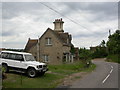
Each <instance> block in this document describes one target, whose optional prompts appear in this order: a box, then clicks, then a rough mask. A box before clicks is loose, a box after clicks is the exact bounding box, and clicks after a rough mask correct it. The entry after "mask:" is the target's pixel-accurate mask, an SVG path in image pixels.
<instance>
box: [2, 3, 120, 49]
mask: <svg viewBox="0 0 120 90" xmlns="http://www.w3.org/2000/svg"><path fill="white" fill-rule="evenodd" d="M44 4H46V5H48V6H49V8H48V7H46V6H45V5H43V4H41V3H40V2H3V3H2V11H3V13H2V23H3V26H2V27H3V28H2V37H0V38H3V47H7V48H9V47H10V48H24V46H25V44H26V43H27V40H28V38H29V37H30V38H38V36H39V37H40V36H41V35H42V34H43V33H44V32H45V30H46V29H47V28H48V27H50V28H52V29H54V27H53V26H54V25H53V21H54V20H55V19H56V18H61V17H62V18H63V20H64V22H65V23H64V30H65V32H69V33H70V34H72V36H73V41H72V42H73V44H75V46H78V47H83V46H84V47H90V46H91V45H92V44H94V45H98V44H99V43H100V41H101V40H102V39H105V40H107V39H106V38H107V35H108V33H107V32H108V30H109V29H112V30H113V31H112V32H114V31H115V30H116V29H117V26H118V25H117V17H118V16H117V8H118V6H117V3H116V2H79V3H78V2H77V3H76V2H59V3H58V2H55V3H54V2H49V3H48V2H47V3H44ZM51 8H52V9H55V10H57V11H58V12H60V13H61V14H62V16H61V15H60V14H59V13H56V12H55V11H53V10H52V9H51ZM70 19H71V20H73V21H74V22H72V21H71V20H70ZM93 42H94V43H93Z"/></svg>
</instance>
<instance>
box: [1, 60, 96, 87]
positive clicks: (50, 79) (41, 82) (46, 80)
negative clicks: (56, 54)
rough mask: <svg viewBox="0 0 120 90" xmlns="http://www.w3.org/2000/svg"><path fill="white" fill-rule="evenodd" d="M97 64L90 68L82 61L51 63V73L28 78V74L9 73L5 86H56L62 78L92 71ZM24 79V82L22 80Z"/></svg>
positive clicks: (4, 82)
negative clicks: (60, 63)
mask: <svg viewBox="0 0 120 90" xmlns="http://www.w3.org/2000/svg"><path fill="white" fill-rule="evenodd" d="M95 67H96V66H95V65H94V64H92V65H91V66H90V67H89V68H86V65H85V64H83V63H82V62H77V63H74V64H62V65H49V73H45V75H44V76H41V77H40V76H38V77H36V78H28V77H27V76H26V75H22V79H21V75H20V74H18V73H17V74H16V73H7V79H5V80H4V81H3V87H4V88H55V87H56V86H57V85H58V84H59V83H61V81H62V80H61V79H63V78H65V77H66V76H68V75H71V74H73V73H77V72H81V71H84V72H90V71H92V70H93V69H95ZM21 80H22V82H21Z"/></svg>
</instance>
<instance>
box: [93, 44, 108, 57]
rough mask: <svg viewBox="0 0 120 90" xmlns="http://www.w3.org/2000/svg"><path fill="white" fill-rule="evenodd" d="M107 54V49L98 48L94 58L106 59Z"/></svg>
mask: <svg viewBox="0 0 120 90" xmlns="http://www.w3.org/2000/svg"><path fill="white" fill-rule="evenodd" d="M107 55H108V54H107V49H106V47H101V46H99V47H97V48H96V50H95V51H94V52H93V53H92V58H104V57H106V56H107Z"/></svg>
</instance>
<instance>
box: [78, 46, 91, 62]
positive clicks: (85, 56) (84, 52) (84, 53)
mask: <svg viewBox="0 0 120 90" xmlns="http://www.w3.org/2000/svg"><path fill="white" fill-rule="evenodd" d="M79 56H80V59H82V60H90V59H91V52H90V50H88V49H86V48H80V50H79Z"/></svg>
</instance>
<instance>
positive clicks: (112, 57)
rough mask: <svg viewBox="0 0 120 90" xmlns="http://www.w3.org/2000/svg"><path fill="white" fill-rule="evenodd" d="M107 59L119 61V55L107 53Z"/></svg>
mask: <svg viewBox="0 0 120 90" xmlns="http://www.w3.org/2000/svg"><path fill="white" fill-rule="evenodd" d="M107 61H108V62H116V63H120V56H119V55H118V54H116V55H109V56H107Z"/></svg>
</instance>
